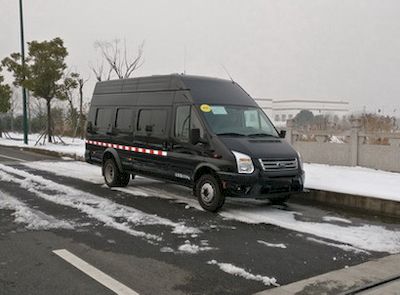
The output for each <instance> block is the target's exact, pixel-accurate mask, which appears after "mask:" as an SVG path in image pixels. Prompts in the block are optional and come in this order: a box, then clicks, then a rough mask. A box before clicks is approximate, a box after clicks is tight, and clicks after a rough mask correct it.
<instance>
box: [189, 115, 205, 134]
mask: <svg viewBox="0 0 400 295" xmlns="http://www.w3.org/2000/svg"><path fill="white" fill-rule="evenodd" d="M190 128H191V129H200V137H203V136H204V129H203V126H202V125H201V123H200V119H199V117H198V116H197V114H196V112H195V111H194V108H192V117H191V119H190Z"/></svg>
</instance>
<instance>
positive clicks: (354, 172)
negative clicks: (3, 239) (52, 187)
mask: <svg viewBox="0 0 400 295" xmlns="http://www.w3.org/2000/svg"><path fill="white" fill-rule="evenodd" d="M10 135H11V136H12V137H13V138H16V139H17V140H10V139H5V138H0V145H4V146H14V147H20V148H27V146H26V145H24V144H23V142H22V135H21V134H13V133H11V134H10ZM38 136H39V135H38V134H31V135H30V136H29V145H28V148H33V149H35V150H39V151H40V150H43V151H51V152H54V153H58V154H59V156H60V157H64V156H66V157H71V158H74V159H83V158H84V154H85V141H84V140H82V139H77V138H70V137H63V138H62V139H63V140H64V141H65V143H66V145H63V144H48V143H47V144H46V145H37V146H35V142H36V140H37V138H38ZM304 170H305V172H306V182H305V188H306V189H313V190H321V191H330V192H337V193H344V194H349V195H358V196H365V197H371V198H376V199H384V200H391V201H396V202H400V190H399V189H400V173H392V172H386V171H381V170H374V169H370V168H363V167H344V166H330V165H323V164H313V163H305V164H304Z"/></svg>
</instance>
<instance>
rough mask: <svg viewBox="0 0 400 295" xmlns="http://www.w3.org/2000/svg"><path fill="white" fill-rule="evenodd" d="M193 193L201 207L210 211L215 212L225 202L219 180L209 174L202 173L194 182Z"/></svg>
mask: <svg viewBox="0 0 400 295" xmlns="http://www.w3.org/2000/svg"><path fill="white" fill-rule="evenodd" d="M194 194H195V196H196V197H197V200H198V201H199V203H200V205H201V207H202V208H203V209H204V210H206V211H210V212H216V211H218V210H219V209H221V207H222V206H223V205H224V203H225V196H224V195H223V193H222V191H221V185H220V183H219V181H218V180H217V179H216V178H215V177H214V176H213V175H211V174H205V175H202V176H201V177H200V178H199V179H198V180H197V182H196V184H195V187H194Z"/></svg>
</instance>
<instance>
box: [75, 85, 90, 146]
mask: <svg viewBox="0 0 400 295" xmlns="http://www.w3.org/2000/svg"><path fill="white" fill-rule="evenodd" d="M88 80H89V78H86V79H83V78H79V79H78V90H79V121H78V125H77V127H79V133H80V137H81V139H83V135H84V133H85V132H84V130H83V129H84V126H85V120H84V118H83V87H84V86H85V84H86V82H87V81H88ZM75 135H76V131H75Z"/></svg>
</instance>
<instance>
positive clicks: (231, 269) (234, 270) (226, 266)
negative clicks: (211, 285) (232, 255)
mask: <svg viewBox="0 0 400 295" xmlns="http://www.w3.org/2000/svg"><path fill="white" fill-rule="evenodd" d="M207 264H210V265H217V266H218V267H219V269H220V270H222V271H223V272H226V273H228V274H231V275H234V276H238V277H242V278H244V279H246V280H253V281H258V282H262V283H263V284H264V285H266V286H271V285H272V286H276V287H278V286H279V284H278V283H277V282H276V279H275V278H270V277H267V276H262V275H258V274H257V275H254V274H252V273H250V272H248V271H246V270H244V269H243V268H240V267H237V266H235V265H233V264H230V263H221V262H218V261H216V260H210V261H208V262H207Z"/></svg>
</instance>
